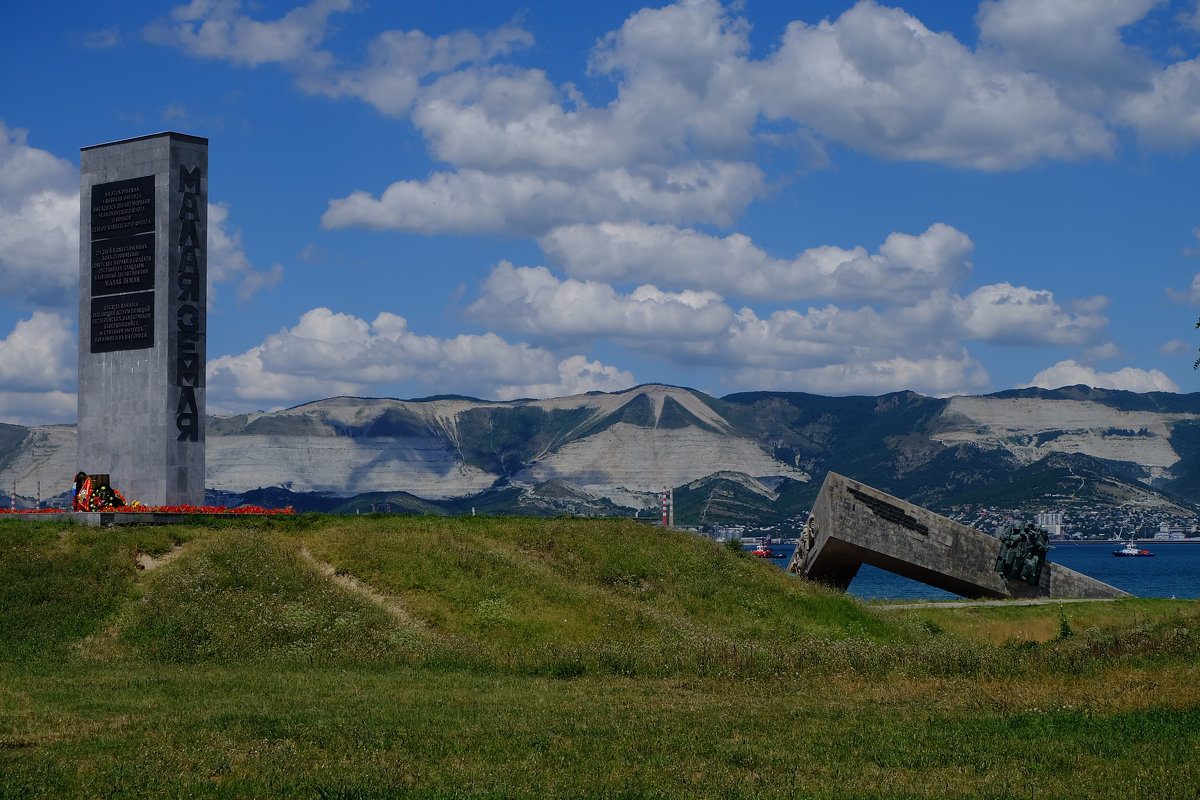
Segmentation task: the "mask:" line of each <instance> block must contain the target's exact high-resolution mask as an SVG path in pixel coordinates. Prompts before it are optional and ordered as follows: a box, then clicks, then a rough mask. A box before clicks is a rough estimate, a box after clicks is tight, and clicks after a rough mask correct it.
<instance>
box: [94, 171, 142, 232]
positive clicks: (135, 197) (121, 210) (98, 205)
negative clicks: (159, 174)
mask: <svg viewBox="0 0 1200 800" xmlns="http://www.w3.org/2000/svg"><path fill="white" fill-rule="evenodd" d="M153 231H154V176H153V175H147V176H146V177H144V178H131V179H130V180H127V181H113V182H112V183H98V184H96V185H95V186H93V187H92V240H93V241H94V240H96V239H110V238H112V237H113V236H129V235H131V234H135V233H151V232H153Z"/></svg>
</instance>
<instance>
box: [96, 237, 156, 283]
mask: <svg viewBox="0 0 1200 800" xmlns="http://www.w3.org/2000/svg"><path fill="white" fill-rule="evenodd" d="M153 288H154V234H153V233H143V234H141V235H139V236H120V237H117V238H115V239H104V240H101V241H93V242H92V296H93V297H98V296H100V295H106V294H120V293H122V292H141V291H147V290H150V289H153Z"/></svg>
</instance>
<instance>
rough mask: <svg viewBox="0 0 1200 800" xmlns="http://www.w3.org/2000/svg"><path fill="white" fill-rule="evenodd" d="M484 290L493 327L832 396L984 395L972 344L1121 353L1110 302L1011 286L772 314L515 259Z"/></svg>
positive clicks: (473, 307) (483, 310) (483, 315)
mask: <svg viewBox="0 0 1200 800" xmlns="http://www.w3.org/2000/svg"><path fill="white" fill-rule="evenodd" d="M480 289H481V291H480V296H479V298H478V299H477V300H475V301H474V302H473V303H471V304H470V305H469V306H468V308H467V313H468V315H469V316H471V317H473V318H475V319H476V320H478V321H481V322H485V323H487V324H488V325H489V326H490V327H493V328H494V329H497V330H500V331H516V332H518V333H520V334H521V335H526V336H533V337H535V338H536V339H538V340H542V341H547V342H550V341H583V340H588V339H592V338H606V339H608V340H611V341H617V342H620V343H622V344H623V345H624V346H625V347H627V348H628V349H630V350H631V351H632V352H635V353H638V354H640V355H643V356H646V357H654V358H659V359H666V360H668V361H671V362H673V363H675V364H678V365H683V366H690V367H696V366H703V367H706V368H715V369H719V370H731V371H732V373H731V374H732V375H733V376H734V377H735V378H736V380H738V381H739V382H740V383H739V385H743V386H745V385H752V386H759V385H762V386H767V387H769V388H788V387H791V388H795V387H798V386H800V385H801V384H803V383H805V382H812V383H811V385H813V386H816V385H819V386H821V387H823V389H824V388H830V387H832V386H833V385H834V383H836V381H837V380H839V379H840V380H844V381H846V383H845V388H843V389H840V390H836V391H839V392H842V391H858V390H863V391H865V390H866V389H867V388H870V387H874V388H880V387H883V388H882V389H881V390H884V391H891V390H894V389H895V388H897V387H898V386H903V387H906V388H913V389H916V390H918V391H926V392H931V393H934V394H950V393H968V392H971V391H975V390H978V389H980V388H984V387H985V384H986V380H987V373H986V372H985V371H984V370H983V369H982V367H980V365H979V364H978V363H977V362H976V361H975V360H974V359H973V358H972V357H971V356H970V355H969V354H968V353H967V352H966V350H965V348H964V346H963V344H962V343H963V342H964V341H970V340H979V341H984V342H987V343H989V344H993V345H999V346H1025V347H1031V346H1032V347H1038V346H1062V345H1073V346H1080V347H1085V348H1091V351H1092V352H1094V353H1105V352H1108V351H1109V350H1110V349H1111V348H1109V347H1108V344H1107V343H1106V342H1104V341H1103V334H1104V330H1105V328H1106V327H1107V320H1106V319H1105V318H1104V317H1103V316H1102V315H1101V314H1100V313H1099V312H1100V311H1101V310H1102V309H1103V305H1104V299H1103V298H1090V299H1086V300H1080V301H1074V302H1071V303H1065V304H1064V303H1060V302H1058V301H1057V300H1056V299H1055V298H1054V296H1053V295H1052V294H1051V293H1049V292H1044V291H1034V290H1031V289H1028V288H1027V287H1015V286H1012V285H1009V284H996V285H991V286H985V287H981V288H980V289H977V290H975V291H974V292H971V293H970V294H968V295H966V296H962V295H958V294H955V293H953V292H950V291H947V290H944V289H938V290H935V291H933V292H932V293H931V294H929V295H928V296H926V297H924V298H922V299H920V300H918V301H915V302H912V303H910V304H901V303H894V304H889V305H884V306H882V307H880V308H875V307H872V306H870V305H862V306H858V307H840V306H838V305H835V304H832V303H831V304H826V305H824V306H821V307H810V308H808V309H807V310H798V309H787V308H785V309H779V310H776V311H773V312H771V313H770V314H767V315H766V316H760V315H759V314H758V313H756V311H755V310H754V309H752V308H750V307H743V308H741V309H738V310H736V311H735V310H734V309H732V308H731V307H730V306H729V305H728V304H727V303H726V302H725V301H724V300H723V299H722V298H721V296H720V295H717V294H715V293H713V292H709V291H697V290H690V289H687V290H683V291H679V292H672V291H666V290H663V289H660V288H658V287H656V286H653V285H650V284H644V285H642V286H639V287H637V288H636V289H632V290H630V291H628V292H621V291H618V290H616V289H615V288H614V287H613V286H612V285H610V284H608V283H605V282H602V281H590V280H589V281H581V280H578V279H575V278H559V277H557V276H555V275H554V274H553V273H552V272H551V271H550V270H549V269H547V268H546V267H515V266H513V265H512V264H511V263H508V262H501V263H499V264H498V265H497V266H496V267H495V268H493V270H492V272H491V274H490V275H489V277H488V278H487V280H485V281H484V283H483V284H482V285H481V287H480ZM1072 309H1073V310H1072ZM752 380H762V381H766V383H762V384H759V383H754V382H752ZM889 380H893V381H901V380H902V381H908V382H906V383H892V384H890V385H889V384H888V383H887V382H888V381H889ZM810 390H812V389H810Z"/></svg>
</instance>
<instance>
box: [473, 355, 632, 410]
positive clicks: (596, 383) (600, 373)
mask: <svg viewBox="0 0 1200 800" xmlns="http://www.w3.org/2000/svg"><path fill="white" fill-rule="evenodd" d="M635 384H636V381H635V380H634V379H633V373H631V372H629V371H627V370H623V369H618V368H617V367H610V366H606V365H604V364H602V363H600V362H599V361H589V360H588V359H587V358H586V357H585V356H578V355H576V356H570V357H568V358H564V359H563V360H562V361H560V362H559V363H558V382H557V383H540V384H524V385H517V386H498V387H497V388H496V398H497V399H498V400H516V399H518V398H523V397H564V396H566V395H572V394H584V393H586V392H620V391H623V390H625V389H628V388H630V387H631V386H634V385H635Z"/></svg>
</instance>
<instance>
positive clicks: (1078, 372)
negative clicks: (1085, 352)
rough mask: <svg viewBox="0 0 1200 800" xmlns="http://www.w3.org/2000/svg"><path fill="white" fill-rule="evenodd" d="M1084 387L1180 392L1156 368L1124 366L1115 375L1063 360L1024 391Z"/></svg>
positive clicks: (1173, 383)
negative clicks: (1036, 387) (1032, 388)
mask: <svg viewBox="0 0 1200 800" xmlns="http://www.w3.org/2000/svg"><path fill="white" fill-rule="evenodd" d="M1076 384H1083V385H1085V386H1091V387H1093V388H1096V389H1123V390H1125V391H1129V392H1176V393H1178V392H1179V386H1178V385H1177V384H1176V383H1175V381H1173V380H1171V379H1170V378H1168V377H1167V376H1166V375H1165V374H1164V373H1163V372H1161V371H1159V370H1157V369H1151V370H1145V369H1135V368H1133V367H1125V368H1124V369H1120V370H1117V371H1116V372H1100V371H1099V370H1096V369H1094V368H1093V367H1089V366H1087V365H1085V364H1080V363H1079V362H1077V361H1073V360H1069V361H1060V362H1058V363H1057V364H1055V365H1054V366H1052V367H1047V368H1046V369H1044V370H1042V371H1041V372H1039V373H1038V374H1037V375H1034V376H1033V380H1031V381H1030V382H1029V383H1027V384H1023V385H1022V388H1024V387H1030V386H1040V387H1041V388H1043V389H1057V388H1059V387H1062V386H1074V385H1076Z"/></svg>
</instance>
